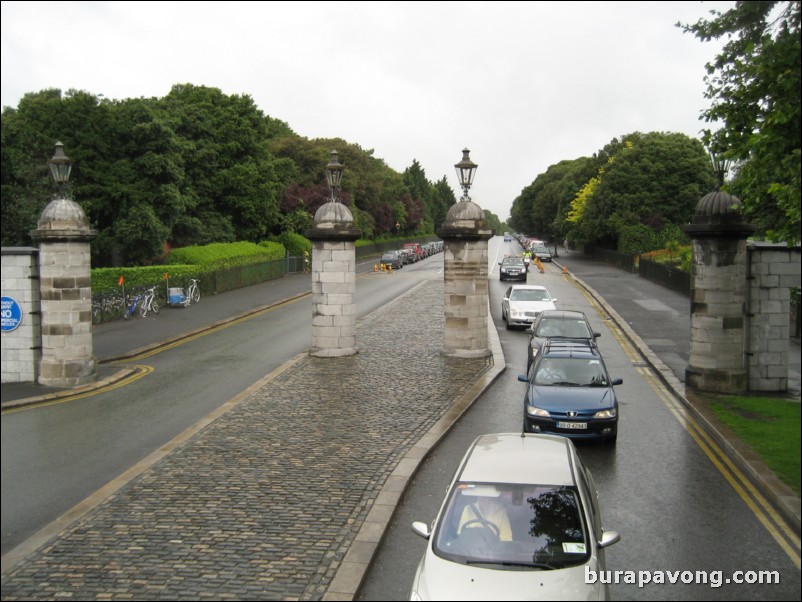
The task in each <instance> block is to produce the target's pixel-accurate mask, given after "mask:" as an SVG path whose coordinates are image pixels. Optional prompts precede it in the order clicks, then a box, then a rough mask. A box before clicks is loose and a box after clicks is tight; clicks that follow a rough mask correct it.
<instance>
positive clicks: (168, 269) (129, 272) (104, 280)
mask: <svg viewBox="0 0 802 602" xmlns="http://www.w3.org/2000/svg"><path fill="white" fill-rule="evenodd" d="M198 273H199V270H198V266H196V265H169V266H164V265H157V266H148V267H137V268H95V269H94V270H92V292H93V293H104V292H112V291H116V290H118V289H119V288H120V278H123V284H124V285H125V288H126V289H127V290H129V291H130V290H132V289H135V288H149V287H151V286H155V285H157V284H162V283H163V282H164V280H165V278H164V275H165V274H169V278H170V280H171V281H173V280H174V279H175V282H176V284H175V286H181V285H182V283H183V284H186V283H188V282H189V279H190V278H197V277H198Z"/></svg>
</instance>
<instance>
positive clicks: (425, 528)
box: [412, 520, 609, 545]
mask: <svg viewBox="0 0 802 602" xmlns="http://www.w3.org/2000/svg"><path fill="white" fill-rule="evenodd" d="M412 532H413V533H415V535H420V536H421V537H423V539H429V536H430V535H431V532H430V531H429V525H427V524H426V523H422V522H420V521H418V520H416V521H415V522H414V523H412ZM605 535H606V534H605ZM602 539H604V538H602ZM608 545H609V544H608Z"/></svg>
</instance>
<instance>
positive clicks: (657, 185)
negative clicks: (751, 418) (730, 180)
mask: <svg viewBox="0 0 802 602" xmlns="http://www.w3.org/2000/svg"><path fill="white" fill-rule="evenodd" d="M715 185H716V180H715V176H714V174H713V168H712V165H711V163H710V159H709V157H708V155H707V153H706V151H705V149H704V147H703V146H702V143H701V142H700V141H699V140H696V139H693V138H690V137H688V136H686V135H684V134H679V133H661V132H650V133H646V134H643V133H639V132H635V133H633V134H628V135H626V136H623V137H621V138H620V139H618V138H616V139H613V140H612V141H611V142H610V143H609V144H607V145H606V146H605V147H604V148H602V149H601V150H599V151H598V152H597V153H596V154H594V155H593V156H592V157H581V158H579V159H574V160H567V161H562V162H560V163H558V164H556V165H552V166H551V167H549V168H548V169H547V170H546V173H544V174H541V175H539V176H538V177H537V178H535V180H534V182H532V184H530V185H529V186H527V187H526V188H524V189H523V191H522V192H521V195H520V196H518V197H517V198H516V199H515V201H514V202H513V208H512V218H511V220H510V221H511V224H512V226H513V227H514V228H515V229H516V230H521V231H523V232H529V233H532V234H535V235H537V236H540V237H541V238H547V239H552V240H562V239H564V238H568V239H570V240H571V241H572V242H574V243H575V244H577V245H581V244H585V243H593V244H597V245H600V246H604V247H607V248H611V249H618V250H621V251H624V252H642V251H648V250H651V249H654V248H658V247H659V246H661V245H662V244H663V243H665V242H669V241H672V240H676V239H677V238H682V231H681V229H680V227H679V226H680V225H681V224H686V223H688V222H689V221H690V219H691V216H692V215H693V212H694V209H695V208H696V204H697V203H698V202H699V199H701V198H702V197H703V196H704V195H705V194H707V193H708V192H711V191H712V190H714V188H715Z"/></svg>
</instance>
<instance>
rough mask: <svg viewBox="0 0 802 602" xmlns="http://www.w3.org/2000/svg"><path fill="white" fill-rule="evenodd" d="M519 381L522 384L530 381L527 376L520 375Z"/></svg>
mask: <svg viewBox="0 0 802 602" xmlns="http://www.w3.org/2000/svg"><path fill="white" fill-rule="evenodd" d="M518 380H519V381H520V382H522V383H528V382H529V379H528V378H527V377H526V374H519V375H518Z"/></svg>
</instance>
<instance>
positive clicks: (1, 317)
mask: <svg viewBox="0 0 802 602" xmlns="http://www.w3.org/2000/svg"><path fill="white" fill-rule="evenodd" d="M20 322H22V308H21V307H20V306H19V303H17V302H16V301H15V300H14V299H12V298H11V297H3V298H2V300H0V325H2V328H0V330H2V331H3V332H10V331H12V330H14V329H15V328H17V326H19V325H20Z"/></svg>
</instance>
